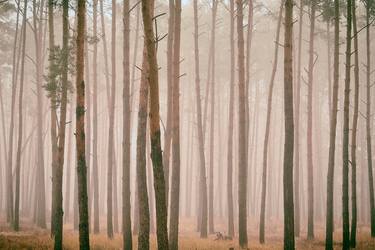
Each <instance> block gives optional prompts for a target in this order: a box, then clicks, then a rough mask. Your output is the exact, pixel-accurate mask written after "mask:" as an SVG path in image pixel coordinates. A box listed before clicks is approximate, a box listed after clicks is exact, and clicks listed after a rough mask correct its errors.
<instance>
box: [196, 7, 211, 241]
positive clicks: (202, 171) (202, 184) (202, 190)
mask: <svg viewBox="0 0 375 250" xmlns="http://www.w3.org/2000/svg"><path fill="white" fill-rule="evenodd" d="M193 5H194V59H195V98H196V108H197V129H198V148H199V149H198V150H199V199H200V200H199V203H200V211H199V214H201V216H200V217H201V218H200V219H201V220H200V221H198V224H199V225H200V237H201V238H207V212H208V211H207V183H206V160H205V155H204V135H203V124H202V102H201V90H200V73H199V45H198V36H199V31H198V26H199V25H198V3H197V0H194V1H193ZM198 217H199V216H198Z"/></svg>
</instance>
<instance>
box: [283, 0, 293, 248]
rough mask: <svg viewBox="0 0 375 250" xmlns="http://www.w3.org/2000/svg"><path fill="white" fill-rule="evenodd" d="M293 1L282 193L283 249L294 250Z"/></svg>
mask: <svg viewBox="0 0 375 250" xmlns="http://www.w3.org/2000/svg"><path fill="white" fill-rule="evenodd" d="M292 41H293V1H292V0H286V1H285V35H284V115H285V128H284V129H285V142H284V166H283V188H284V189H283V192H284V249H288V250H289V249H294V248H295V243H294V204H293V153H294V121H293V45H292Z"/></svg>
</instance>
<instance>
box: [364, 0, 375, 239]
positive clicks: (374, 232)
mask: <svg viewBox="0 0 375 250" xmlns="http://www.w3.org/2000/svg"><path fill="white" fill-rule="evenodd" d="M370 15H371V14H370V1H367V6H366V50H367V51H366V55H367V62H366V64H367V65H366V66H367V67H366V88H367V91H366V142H367V167H368V183H369V195H370V215H371V237H375V201H374V200H375V199H374V180H373V170H372V143H371V78H370V74H371V51H370V48H371V47H370Z"/></svg>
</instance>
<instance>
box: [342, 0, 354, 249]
mask: <svg viewBox="0 0 375 250" xmlns="http://www.w3.org/2000/svg"><path fill="white" fill-rule="evenodd" d="M346 15H347V17H346V21H347V26H346V27H347V28H346V52H345V97H344V121H343V124H344V125H343V141H342V145H343V150H342V158H343V169H342V223H343V230H342V238H343V245H342V249H349V247H350V244H349V243H350V242H349V241H350V239H349V106H350V69H351V60H350V59H351V58H350V57H351V47H352V46H351V42H352V41H351V35H352V0H348V1H347V13H346Z"/></svg>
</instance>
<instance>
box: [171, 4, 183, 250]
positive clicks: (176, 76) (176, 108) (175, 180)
mask: <svg viewBox="0 0 375 250" xmlns="http://www.w3.org/2000/svg"><path fill="white" fill-rule="evenodd" d="M173 34H174V39H173V40H174V42H173V66H174V67H173V88H172V89H173V91H172V107H173V111H172V114H173V115H172V117H173V119H172V147H173V154H172V167H173V168H172V182H171V202H170V204H171V205H170V207H171V209H170V213H171V214H170V216H169V218H170V221H169V249H174V250H177V249H178V222H179V211H180V164H181V159H180V39H181V38H180V37H181V0H175V19H174V32H173Z"/></svg>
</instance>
